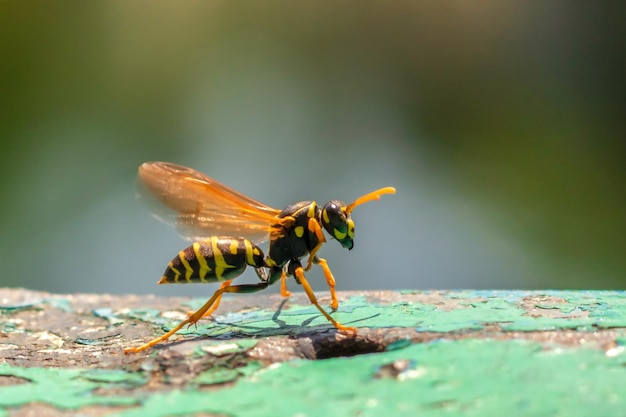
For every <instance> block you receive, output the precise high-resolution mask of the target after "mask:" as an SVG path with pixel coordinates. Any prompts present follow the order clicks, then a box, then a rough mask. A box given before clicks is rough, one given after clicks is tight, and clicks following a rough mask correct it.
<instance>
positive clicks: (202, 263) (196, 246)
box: [192, 242, 211, 282]
mask: <svg viewBox="0 0 626 417" xmlns="http://www.w3.org/2000/svg"><path fill="white" fill-rule="evenodd" d="M192 247H193V251H194V253H195V254H196V259H197V260H198V263H199V264H200V270H199V271H198V275H199V276H200V281H202V282H207V280H206V279H204V277H206V274H208V273H209V272H211V268H209V265H208V264H207V262H206V258H205V257H204V256H203V255H202V253H201V252H200V243H198V242H195V243H194V244H193V245H192Z"/></svg>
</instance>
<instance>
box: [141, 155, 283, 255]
mask: <svg viewBox="0 0 626 417" xmlns="http://www.w3.org/2000/svg"><path fill="white" fill-rule="evenodd" d="M139 180H140V181H139V182H140V186H141V187H140V197H143V198H145V199H146V200H155V199H156V200H157V202H158V203H160V204H156V205H154V204H152V207H151V208H152V212H153V214H154V216H155V217H156V218H157V219H159V220H161V221H163V222H165V223H168V224H171V225H173V226H175V227H176V228H177V229H178V231H179V233H180V234H181V235H182V236H183V237H184V238H185V239H188V240H192V241H193V240H203V239H206V238H208V237H210V236H237V237H245V238H247V239H249V240H251V241H253V242H255V243H260V242H263V241H265V240H268V239H269V236H270V233H271V232H277V231H278V229H279V227H278V225H279V224H280V222H281V219H279V218H278V217H277V216H278V214H279V213H280V210H276V209H274V208H271V207H268V206H266V205H264V204H262V203H259V202H258V201H255V200H253V199H252V198H250V197H247V196H245V195H244V194H241V193H239V192H237V191H235V190H233V189H232V188H230V187H227V186H226V185H224V184H222V183H220V182H218V181H216V180H214V179H213V178H210V177H208V176H206V175H204V174H202V173H200V172H198V171H196V170H194V169H192V168H188V167H184V166H181V165H176V164H171V163H168V162H146V163H144V164H142V165H141V166H140V167H139Z"/></svg>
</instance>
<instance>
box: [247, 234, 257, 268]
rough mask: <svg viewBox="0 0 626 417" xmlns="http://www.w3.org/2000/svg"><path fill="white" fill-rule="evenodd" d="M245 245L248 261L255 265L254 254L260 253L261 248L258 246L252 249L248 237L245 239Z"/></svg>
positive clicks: (249, 263)
mask: <svg viewBox="0 0 626 417" xmlns="http://www.w3.org/2000/svg"><path fill="white" fill-rule="evenodd" d="M243 244H244V246H245V247H246V262H248V265H254V255H255V254H256V255H257V256H258V255H259V250H258V249H257V248H254V249H252V243H250V241H249V240H248V239H245V240H244V241H243Z"/></svg>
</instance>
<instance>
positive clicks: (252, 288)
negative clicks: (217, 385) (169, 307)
mask: <svg viewBox="0 0 626 417" xmlns="http://www.w3.org/2000/svg"><path fill="white" fill-rule="evenodd" d="M224 284H226V282H224ZM224 284H222V287H220V289H218V290H217V291H215V294H213V296H212V297H211V298H210V299H209V301H207V302H206V303H205V304H204V305H203V306H202V307H200V308H199V309H198V311H196V312H195V313H193V314H192V315H190V316H189V317H187V319H186V320H183V321H182V322H180V324H179V325H178V326H176V327H174V328H173V329H172V330H170V331H169V332H167V333H165V334H164V335H163V336H161V337H157V338H156V339H153V340H151V341H149V342H148V343H145V344H143V345H141V346H138V347H131V348H127V349H124V353H137V352H141V351H142V350H146V349H148V348H150V347H152V346H154V345H156V344H158V343H160V342H162V341H164V340H167V339H168V338H169V337H170V336H172V335H173V334H174V333H176V332H177V331H179V330H180V329H182V328H183V327H185V326H191V325H192V324H196V323H197V322H198V320H200V319H201V318H202V317H204V316H205V315H206V314H207V311H209V310H211V307H212V306H213V305H214V304H215V303H216V302H217V301H218V300H219V299H220V298H222V294H224V293H225V292H234V293H251V292H257V291H261V290H264V289H265V288H267V287H268V285H269V283H267V282H259V283H258V284H242V285H232V286H231V285H224Z"/></svg>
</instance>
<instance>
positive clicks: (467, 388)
mask: <svg viewBox="0 0 626 417" xmlns="http://www.w3.org/2000/svg"><path fill="white" fill-rule="evenodd" d="M622 356H624V355H623V354H622V355H618V356H616V357H609V356H607V355H605V354H604V353H603V352H600V351H596V350H592V349H562V348H559V347H554V348H552V349H548V350H545V349H544V346H542V345H541V344H537V343H532V342H523V341H495V340H480V339H465V340H457V341H438V342H432V343H427V344H420V345H412V346H409V347H407V348H404V349H397V350H394V351H391V352H383V353H379V354H370V355H361V356H356V357H351V358H334V359H327V360H320V361H305V360H299V361H293V362H288V363H283V364H280V365H277V366H272V367H270V368H266V369H263V370H261V371H257V372H254V373H253V374H252V375H251V376H249V377H247V378H243V379H239V380H238V381H237V383H235V385H234V386H231V387H226V388H223V389H221V390H219V391H208V392H197V391H182V390H176V391H172V392H170V393H166V394H160V395H153V396H150V397H149V398H147V399H146V400H145V402H144V403H143V405H142V406H141V407H139V408H133V409H129V410H127V411H124V412H121V413H117V414H115V415H116V416H118V417H134V416H144V415H150V416H152V417H160V416H173V415H187V414H193V413H215V414H225V415H230V416H247V417H254V416H268V415H276V416H280V415H298V416H303V417H304V416H312V417H313V416H327V417H332V416H350V415H359V416H364V417H366V416H376V417H379V416H380V413H381V412H382V413H387V414H390V415H394V416H404V415H406V416H415V415H418V414H416V413H419V415H420V416H446V415H459V414H460V413H462V414H463V415H464V416H501V415H507V416H568V417H576V416H589V415H606V416H608V415H617V413H621V412H623V410H625V409H626V386H624V383H623V382H624V381H625V380H626V367H625V366H624V365H623V360H624V359H623V358H622ZM386 368H387V369H391V371H383V370H384V369H386ZM394 370H397V372H394ZM209 380H210V381H211V379H209Z"/></svg>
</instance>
